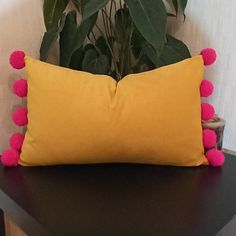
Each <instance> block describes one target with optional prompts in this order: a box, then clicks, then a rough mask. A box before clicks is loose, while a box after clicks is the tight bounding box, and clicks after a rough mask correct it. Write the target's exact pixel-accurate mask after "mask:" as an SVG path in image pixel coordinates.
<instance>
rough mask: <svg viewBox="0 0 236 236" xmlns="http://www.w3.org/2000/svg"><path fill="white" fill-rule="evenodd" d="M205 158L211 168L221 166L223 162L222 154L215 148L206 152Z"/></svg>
mask: <svg viewBox="0 0 236 236" xmlns="http://www.w3.org/2000/svg"><path fill="white" fill-rule="evenodd" d="M205 156H206V158H207V160H208V162H209V163H210V165H212V166H222V165H223V164H224V162H225V156H224V153H223V152H222V151H220V150H217V149H215V148H214V149H211V150H209V151H207V152H206V154H205Z"/></svg>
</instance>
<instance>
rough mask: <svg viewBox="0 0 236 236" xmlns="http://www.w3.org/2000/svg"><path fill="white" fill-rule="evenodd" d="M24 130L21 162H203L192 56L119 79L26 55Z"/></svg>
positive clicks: (198, 60) (196, 63)
mask: <svg viewBox="0 0 236 236" xmlns="http://www.w3.org/2000/svg"><path fill="white" fill-rule="evenodd" d="M25 64H26V71H27V74H28V127H27V132H26V136H25V140H24V144H23V147H22V153H21V156H20V163H21V165H25V166H35V165H55V164H82V163H108V162H114V163H120V162H128V163H148V164H163V165H176V166H198V165H201V164H207V163H208V162H207V159H206V158H205V156H204V147H203V143H202V127H201V99H200V92H199V87H200V83H201V80H202V78H203V69H204V68H203V67H204V66H203V59H202V56H196V57H193V58H190V59H187V60H184V61H182V62H179V63H176V64H173V65H170V66H165V67H162V68H159V69H155V70H152V71H149V72H144V73H139V74H132V75H128V76H126V77H125V78H124V79H123V80H121V81H119V82H118V83H117V82H116V81H115V80H113V79H112V78H111V77H109V76H106V75H93V74H90V73H87V72H80V71H74V70H70V69H67V68H62V67H58V66H54V65H50V64H46V63H43V62H40V61H38V60H35V59H32V58H30V57H26V59H25Z"/></svg>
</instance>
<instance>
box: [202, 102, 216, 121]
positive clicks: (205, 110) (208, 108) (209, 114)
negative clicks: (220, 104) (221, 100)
mask: <svg viewBox="0 0 236 236" xmlns="http://www.w3.org/2000/svg"><path fill="white" fill-rule="evenodd" d="M201 107H202V120H204V121H208V120H210V119H212V118H213V117H214V115H215V109H214V107H213V106H212V105H211V104H209V103H202V105H201Z"/></svg>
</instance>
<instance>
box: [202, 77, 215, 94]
mask: <svg viewBox="0 0 236 236" xmlns="http://www.w3.org/2000/svg"><path fill="white" fill-rule="evenodd" d="M213 91H214V85H213V83H212V82H211V81H210V80H206V79H204V80H203V81H202V83H201V86H200V92H201V97H204V98H206V97H209V96H210V95H211V94H212V93H213Z"/></svg>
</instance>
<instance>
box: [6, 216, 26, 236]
mask: <svg viewBox="0 0 236 236" xmlns="http://www.w3.org/2000/svg"><path fill="white" fill-rule="evenodd" d="M4 223H5V235H6V236H27V234H26V233H24V232H23V231H22V229H21V228H20V227H19V226H18V225H16V224H15V222H13V221H12V220H11V219H10V218H9V217H8V216H7V215H4Z"/></svg>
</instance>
